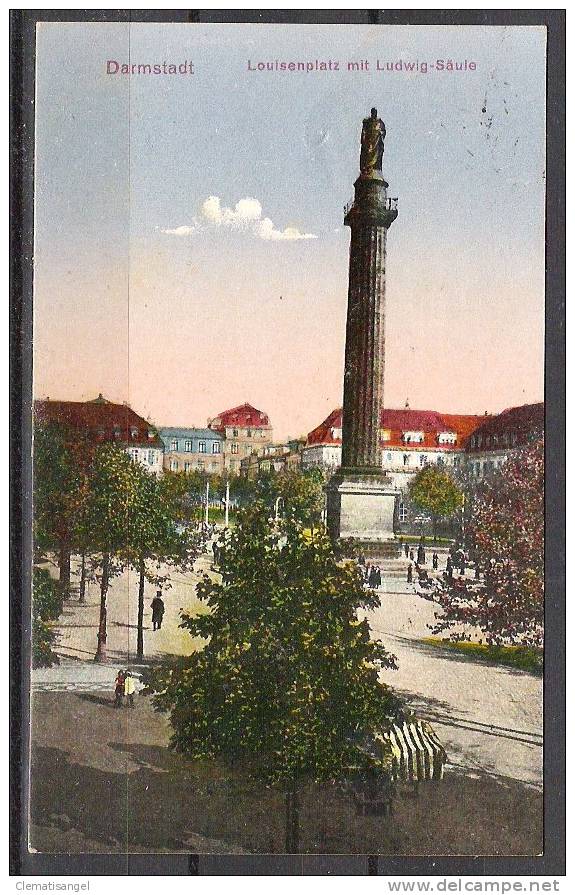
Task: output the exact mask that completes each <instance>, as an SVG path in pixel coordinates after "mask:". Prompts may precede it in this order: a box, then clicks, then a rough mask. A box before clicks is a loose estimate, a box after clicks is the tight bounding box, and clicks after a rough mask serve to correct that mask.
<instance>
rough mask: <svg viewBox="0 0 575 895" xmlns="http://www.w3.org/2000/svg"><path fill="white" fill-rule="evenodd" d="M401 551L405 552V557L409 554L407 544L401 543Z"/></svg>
mask: <svg viewBox="0 0 575 895" xmlns="http://www.w3.org/2000/svg"><path fill="white" fill-rule="evenodd" d="M403 551H404V553H405V558H406V559H407V558H408V556H409V546H408V545H407V544H404V545H403Z"/></svg>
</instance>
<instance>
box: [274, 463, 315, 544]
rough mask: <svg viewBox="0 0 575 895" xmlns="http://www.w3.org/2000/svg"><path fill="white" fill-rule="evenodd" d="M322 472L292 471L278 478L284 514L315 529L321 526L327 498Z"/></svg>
mask: <svg viewBox="0 0 575 895" xmlns="http://www.w3.org/2000/svg"><path fill="white" fill-rule="evenodd" d="M323 486H324V478H323V475H322V472H321V470H319V469H310V470H309V471H305V472H299V471H297V470H290V471H288V472H283V473H281V474H280V475H279V476H278V477H277V490H278V493H279V496H280V497H281V498H282V499H283V506H284V512H285V513H287V514H288V515H289V516H291V517H292V518H293V519H295V520H297V521H299V522H301V524H302V525H304V526H306V527H309V528H311V531H312V537H313V533H314V529H315V528H317V526H319V525H320V524H321V520H322V515H323V510H324V504H325V497H324V491H323Z"/></svg>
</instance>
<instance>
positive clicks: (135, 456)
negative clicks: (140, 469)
mask: <svg viewBox="0 0 575 895" xmlns="http://www.w3.org/2000/svg"><path fill="white" fill-rule="evenodd" d="M139 459H140V452H139V451H138V450H135V451H134V460H139Z"/></svg>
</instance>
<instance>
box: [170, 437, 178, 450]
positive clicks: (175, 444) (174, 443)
mask: <svg viewBox="0 0 575 895" xmlns="http://www.w3.org/2000/svg"><path fill="white" fill-rule="evenodd" d="M170 450H171V451H177V450H178V439H177V438H172V444H171V447H170Z"/></svg>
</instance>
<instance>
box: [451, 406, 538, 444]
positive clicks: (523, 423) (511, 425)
mask: <svg viewBox="0 0 575 895" xmlns="http://www.w3.org/2000/svg"><path fill="white" fill-rule="evenodd" d="M544 428H545V405H544V403H543V402H542V401H541V402H539V403H537V404H522V405H521V406H519V407H507V408H506V409H505V410H503V411H502V412H501V413H499V414H497V416H492V417H490V418H489V419H487V420H484V421H483V423H482V425H481V426H479V427H478V428H477V429H476V431H475V433H474V434H475V435H477V436H479V435H481V437H482V446H481V447H480V448H473V449H475V450H481V449H482V447H485V438H486V437H487V438H489V437H490V436H492V435H497V436H500V435H505V434H510V433H511V432H514V433H515V434H516V436H517V441H516V444H524V443H525V442H526V441H528V440H529V439H530V438H532V437H533V436H534V435H538V434H542V433H543V431H544ZM468 449H472V448H471V444H469V445H468Z"/></svg>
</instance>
